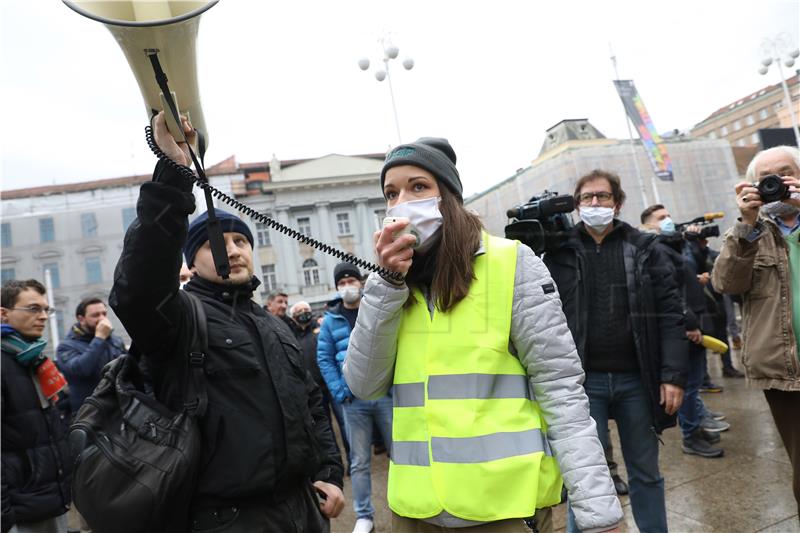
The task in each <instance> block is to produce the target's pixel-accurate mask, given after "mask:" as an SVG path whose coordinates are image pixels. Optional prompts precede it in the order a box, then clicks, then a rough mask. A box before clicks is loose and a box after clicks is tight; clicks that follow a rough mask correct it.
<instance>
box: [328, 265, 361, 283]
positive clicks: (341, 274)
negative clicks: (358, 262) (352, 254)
mask: <svg viewBox="0 0 800 533" xmlns="http://www.w3.org/2000/svg"><path fill="white" fill-rule="evenodd" d="M347 276H353V277H354V278H358V279H361V271H359V270H358V267H357V266H355V265H354V264H353V263H339V264H338V265H336V268H334V269H333V286H334V287H335V286H337V285H339V280H340V279H342V278H346V277H347Z"/></svg>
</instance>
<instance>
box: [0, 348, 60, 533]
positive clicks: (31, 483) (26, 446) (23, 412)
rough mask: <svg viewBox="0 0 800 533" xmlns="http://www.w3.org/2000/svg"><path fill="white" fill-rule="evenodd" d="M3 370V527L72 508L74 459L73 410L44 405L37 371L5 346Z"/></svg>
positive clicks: (46, 517) (42, 518)
mask: <svg viewBox="0 0 800 533" xmlns="http://www.w3.org/2000/svg"><path fill="white" fill-rule="evenodd" d="M2 358H3V360H2V362H0V374H2V415H1V416H2V465H3V466H2V472H0V477H1V478H2V492H3V493H2V501H3V518H2V530H3V532H4V533H5V532H6V531H8V530H9V529H11V527H12V526H13V525H14V524H18V523H25V522H38V521H40V520H46V519H48V518H52V517H54V516H59V515H62V514H64V513H66V512H67V509H68V506H69V503H70V501H71V495H70V482H71V479H72V463H71V462H70V454H69V444H68V441H67V430H68V423H69V420H68V417H69V411H68V410H61V409H59V408H57V407H55V406H53V407H47V408H45V409H42V407H41V404H40V403H39V396H38V394H37V393H36V389H35V388H34V385H33V381H32V380H31V376H32V372H33V371H32V370H31V369H28V368H26V367H24V366H22V365H21V364H20V363H18V362H17V361H16V359H15V358H14V356H13V355H11V354H9V353H7V352H6V351H5V350H4V351H3V354H2Z"/></svg>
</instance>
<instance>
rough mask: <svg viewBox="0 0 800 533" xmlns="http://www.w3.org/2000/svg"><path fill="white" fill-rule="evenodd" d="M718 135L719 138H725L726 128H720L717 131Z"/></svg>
mask: <svg viewBox="0 0 800 533" xmlns="http://www.w3.org/2000/svg"><path fill="white" fill-rule="evenodd" d="M719 134H720V136H721V137H725V136H726V135H728V126H722V127H721V128H720V129H719Z"/></svg>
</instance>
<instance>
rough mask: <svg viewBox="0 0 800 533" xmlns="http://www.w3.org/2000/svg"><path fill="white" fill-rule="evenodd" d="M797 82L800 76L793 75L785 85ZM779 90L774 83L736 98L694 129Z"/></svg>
mask: <svg viewBox="0 0 800 533" xmlns="http://www.w3.org/2000/svg"><path fill="white" fill-rule="evenodd" d="M798 82H800V74H795V75H794V76H792V77H791V78H789V79H787V80H786V84H787V85H788V86H789V87H792V86H794V85H796V84H797V83H798ZM779 90H781V84H780V83H775V84H773V85H767V86H766V87H763V88H761V89H759V90H757V91H755V92H753V93H751V94H748V95H747V96H745V97H743V98H738V99H737V100H735V101H733V102H731V103H730V104H728V105H726V106H723V107H720V108H719V109H717V110H716V111H714V112H713V113H711V114H710V115H708V116H707V117H706V118H704V119H703V120H701V121H700V122H698V123H697V125H695V127H697V126H699V125H700V124H703V123H705V122H708V121H710V120H713V119H715V118H717V117H718V116H720V115H723V114H725V113H727V112H729V111H731V110H733V109H736V108H737V107H739V106H741V105H744V104H746V103H747V102H749V101H750V100H755V99H756V98H758V97H759V96H763V95H765V94H767V93H771V92H773V91H779Z"/></svg>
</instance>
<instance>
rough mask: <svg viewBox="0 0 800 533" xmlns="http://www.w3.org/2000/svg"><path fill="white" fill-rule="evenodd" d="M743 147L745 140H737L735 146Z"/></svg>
mask: <svg viewBox="0 0 800 533" xmlns="http://www.w3.org/2000/svg"><path fill="white" fill-rule="evenodd" d="M744 145H745V140H744V138H742V139H739V140H738V141H736V146H744Z"/></svg>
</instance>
